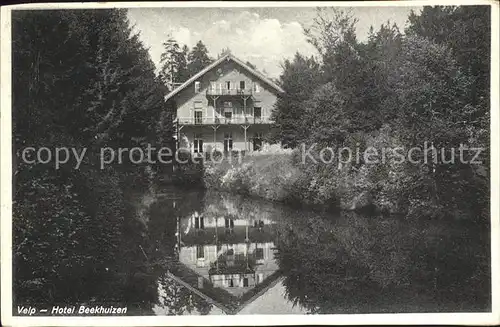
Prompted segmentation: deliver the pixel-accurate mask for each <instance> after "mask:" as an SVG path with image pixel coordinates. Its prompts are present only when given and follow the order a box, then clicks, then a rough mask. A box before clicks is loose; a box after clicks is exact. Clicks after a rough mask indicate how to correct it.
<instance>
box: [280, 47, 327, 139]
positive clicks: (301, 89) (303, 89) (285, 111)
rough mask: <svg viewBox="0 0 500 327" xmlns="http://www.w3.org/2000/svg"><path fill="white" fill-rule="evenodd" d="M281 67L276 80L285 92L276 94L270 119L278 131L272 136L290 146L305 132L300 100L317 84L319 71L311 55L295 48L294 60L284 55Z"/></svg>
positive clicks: (307, 96)
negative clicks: (277, 96) (304, 54)
mask: <svg viewBox="0 0 500 327" xmlns="http://www.w3.org/2000/svg"><path fill="white" fill-rule="evenodd" d="M282 68H283V72H282V74H281V75H280V80H279V83H280V85H281V87H282V88H283V90H284V91H285V96H283V97H279V98H278V100H277V101H276V106H275V108H274V110H273V113H272V119H273V120H274V121H275V123H276V125H277V126H278V130H277V133H278V134H277V135H275V136H274V138H275V140H276V141H281V142H282V144H283V145H284V146H286V147H292V148H293V147H296V146H297V145H298V143H299V142H300V141H302V140H303V139H304V138H305V136H306V135H307V128H306V127H305V126H304V124H303V122H304V121H303V119H304V114H305V108H304V105H303V102H304V101H306V100H307V99H309V98H310V97H311V96H312V93H313V92H314V89H315V88H316V87H318V86H319V85H320V81H321V72H320V66H319V64H318V63H317V62H316V60H315V59H314V58H313V57H310V58H307V57H304V56H303V55H301V54H300V53H298V52H297V53H296V54H295V56H294V58H293V60H291V61H290V60H288V59H286V60H285V61H284V62H283V64H282Z"/></svg>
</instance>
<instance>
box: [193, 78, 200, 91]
mask: <svg viewBox="0 0 500 327" xmlns="http://www.w3.org/2000/svg"><path fill="white" fill-rule="evenodd" d="M194 92H195V93H199V92H200V82H199V81H196V82H194Z"/></svg>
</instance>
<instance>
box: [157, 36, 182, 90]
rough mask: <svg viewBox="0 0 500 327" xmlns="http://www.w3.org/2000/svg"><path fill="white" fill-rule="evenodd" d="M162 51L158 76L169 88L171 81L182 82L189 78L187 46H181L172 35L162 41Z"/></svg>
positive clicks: (171, 86)
mask: <svg viewBox="0 0 500 327" xmlns="http://www.w3.org/2000/svg"><path fill="white" fill-rule="evenodd" d="M163 49H164V50H163V53H162V54H161V57H160V64H161V68H160V78H161V80H162V81H163V83H164V84H165V85H168V86H169V88H170V89H172V88H173V87H174V85H172V83H183V82H185V81H186V80H187V79H188V78H189V70H188V53H189V48H188V47H187V46H186V45H184V46H183V47H182V48H181V47H180V45H179V43H178V42H177V41H176V40H175V39H174V38H172V37H170V38H169V39H168V40H167V41H165V42H164V43H163Z"/></svg>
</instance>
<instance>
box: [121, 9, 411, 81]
mask: <svg viewBox="0 0 500 327" xmlns="http://www.w3.org/2000/svg"><path fill="white" fill-rule="evenodd" d="M412 9H413V10H414V11H415V12H418V11H419V9H420V8H419V7H401V6H398V7H354V8H352V13H353V15H354V17H356V18H357V19H358V23H357V25H356V34H357V37H358V39H359V40H362V41H363V40H366V38H367V35H368V30H369V28H370V26H372V25H373V27H374V29H375V30H378V28H379V27H380V25H381V24H384V23H386V22H387V21H390V22H391V25H392V23H396V24H397V25H398V27H399V28H400V30H401V31H403V30H404V26H405V24H406V20H407V17H408V15H409V13H410V10H412ZM315 16H316V9H315V8H314V7H301V8H297V7H278V8H258V7H255V8H251V7H245V8H132V9H129V11H128V17H129V20H130V23H131V24H132V25H134V30H135V31H136V32H140V38H141V41H142V42H143V44H144V45H145V46H146V47H147V48H149V52H150V54H151V58H152V59H153V62H154V63H155V65H156V67H157V68H158V67H159V62H160V56H161V53H162V52H163V46H162V43H163V42H165V41H166V40H167V39H168V38H169V36H172V37H174V38H175V39H176V40H177V41H178V42H179V44H181V46H182V45H183V44H186V45H187V46H188V47H190V48H192V47H193V46H194V45H195V44H196V42H198V41H199V40H202V42H203V43H204V44H205V45H206V46H207V48H208V51H209V55H210V56H212V57H213V58H217V55H218V54H219V53H220V52H221V51H222V49H223V48H229V49H230V50H231V52H232V53H233V54H234V55H235V56H236V57H238V58H240V59H241V60H243V61H250V62H251V63H252V64H254V65H255V66H257V69H258V70H260V71H262V72H264V73H266V74H267V76H269V77H272V78H277V77H278V76H279V75H280V73H281V63H282V62H283V60H284V59H285V58H291V57H293V55H294V54H295V52H297V51H298V52H300V53H302V54H304V55H307V56H309V55H316V54H317V53H316V51H315V49H314V47H313V46H312V45H310V44H309V43H308V42H307V41H306V37H305V36H304V33H303V28H304V27H309V26H311V25H312V23H313V19H314V17H315Z"/></svg>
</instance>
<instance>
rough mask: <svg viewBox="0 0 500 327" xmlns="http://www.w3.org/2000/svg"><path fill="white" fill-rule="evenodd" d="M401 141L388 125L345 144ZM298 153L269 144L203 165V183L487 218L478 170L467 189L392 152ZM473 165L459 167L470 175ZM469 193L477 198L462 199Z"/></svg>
mask: <svg viewBox="0 0 500 327" xmlns="http://www.w3.org/2000/svg"><path fill="white" fill-rule="evenodd" d="M349 142H350V143H352V144H350V143H349ZM400 144H401V142H400V141H399V139H398V138H397V137H395V136H394V135H392V134H391V133H390V131H389V130H388V129H381V130H380V131H377V132H376V133H372V134H370V135H353V136H351V138H350V139H349V141H348V143H346V144H345V145H344V146H347V147H350V148H352V149H355V148H356V147H359V148H360V151H361V152H362V151H364V149H366V148H367V147H372V148H374V149H378V150H379V153H380V151H383V150H382V149H383V148H390V147H393V148H394V147H397V146H399V145H400ZM307 149H308V148H307ZM319 149H320V147H317V148H315V150H314V151H311V152H310V153H312V156H313V157H315V158H318V150H319ZM303 154H304V151H303V150H302V149H301V148H297V149H294V150H289V149H281V148H279V147H278V146H276V145H273V146H270V147H268V148H266V149H264V151H262V152H259V153H254V154H249V155H246V156H244V157H243V158H242V159H241V161H238V160H232V162H230V161H224V162H222V163H212V164H206V167H205V171H204V176H203V181H204V185H205V187H206V188H207V189H217V190H222V191H227V192H232V193H239V194H245V195H250V196H255V197H259V198H263V199H267V200H271V201H278V202H284V203H288V204H294V205H303V206H311V207H315V208H320V209H326V210H358V209H366V208H371V209H376V210H378V211H380V212H385V213H398V214H404V215H406V216H407V217H409V218H417V217H427V218H442V217H454V218H465V219H474V220H477V221H483V222H485V221H487V219H488V212H487V207H478V205H479V204H480V203H482V202H481V199H483V198H484V199H487V194H483V193H484V192H481V190H485V189H486V190H487V184H485V183H486V181H487V179H486V178H485V177H484V176H480V175H479V174H477V172H476V175H477V177H475V178H473V179H472V182H473V183H471V181H468V184H467V185H466V186H467V187H461V184H460V183H461V181H460V179H459V178H457V179H453V178H442V177H441V178H440V179H438V178H437V177H436V174H435V173H434V172H433V171H429V167H428V165H424V164H413V163H409V162H402V163H399V162H397V161H395V160H392V159H394V154H390V153H389V154H387V158H386V160H384V161H379V162H378V163H366V162H364V161H363V160H361V161H359V162H357V161H355V160H353V161H351V162H349V163H340V164H339V160H333V161H332V162H331V163H324V162H317V163H315V162H313V161H312V160H310V159H309V158H307V159H306V160H303ZM474 168H475V167H463V168H461V169H462V171H470V172H471V173H474ZM485 186H486V187H485ZM474 194H475V195H474ZM470 196H475V197H476V198H477V199H478V201H474V202H471V201H467V198H470ZM436 199H440V201H436ZM471 217H472V218H471Z"/></svg>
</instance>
